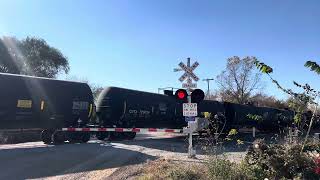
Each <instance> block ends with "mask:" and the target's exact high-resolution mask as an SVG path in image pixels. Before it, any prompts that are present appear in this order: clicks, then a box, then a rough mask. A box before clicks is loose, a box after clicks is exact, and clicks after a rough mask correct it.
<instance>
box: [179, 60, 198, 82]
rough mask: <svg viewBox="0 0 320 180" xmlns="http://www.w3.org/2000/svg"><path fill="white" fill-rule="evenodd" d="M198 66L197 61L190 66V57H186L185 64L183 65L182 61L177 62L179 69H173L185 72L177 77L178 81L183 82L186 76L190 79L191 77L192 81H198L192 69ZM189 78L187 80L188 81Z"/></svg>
mask: <svg viewBox="0 0 320 180" xmlns="http://www.w3.org/2000/svg"><path fill="white" fill-rule="evenodd" d="M198 66H199V63H198V62H197V61H196V62H194V63H193V64H192V66H191V65H190V58H188V62H187V65H185V64H184V63H183V62H180V63H179V67H180V68H181V69H174V71H176V72H177V71H185V73H184V74H183V75H182V76H181V77H180V78H179V81H181V82H183V81H184V80H186V79H187V78H188V79H189V78H190V80H191V78H192V79H193V80H194V81H199V78H198V76H196V75H195V74H194V73H193V71H194V70H195V69H196V68H197V67H198ZM190 80H189V81H190Z"/></svg>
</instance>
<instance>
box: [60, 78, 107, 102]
mask: <svg viewBox="0 0 320 180" xmlns="http://www.w3.org/2000/svg"><path fill="white" fill-rule="evenodd" d="M66 80H68V81H76V82H83V83H87V84H88V85H89V86H90V89H91V91H92V96H93V98H94V101H95V102H96V101H97V100H98V97H99V95H100V93H101V92H102V90H103V89H104V88H103V87H102V86H101V85H99V84H95V83H91V82H89V80H88V79H87V78H81V77H77V76H68V77H66Z"/></svg>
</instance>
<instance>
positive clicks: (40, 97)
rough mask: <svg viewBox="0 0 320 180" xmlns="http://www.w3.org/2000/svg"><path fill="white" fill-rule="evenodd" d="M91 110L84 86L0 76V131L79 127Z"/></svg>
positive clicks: (89, 92)
mask: <svg viewBox="0 0 320 180" xmlns="http://www.w3.org/2000/svg"><path fill="white" fill-rule="evenodd" d="M92 109H93V97H92V93H91V90H90V87H89V86H88V85H87V84H86V83H80V82H71V81H62V80H53V79H48V78H38V77H31V76H24V75H13V74H6V73H0V129H30V128H39V129H52V130H54V129H58V128H63V127H83V126H85V125H86V124H87V123H88V121H89V119H90V116H91V114H92Z"/></svg>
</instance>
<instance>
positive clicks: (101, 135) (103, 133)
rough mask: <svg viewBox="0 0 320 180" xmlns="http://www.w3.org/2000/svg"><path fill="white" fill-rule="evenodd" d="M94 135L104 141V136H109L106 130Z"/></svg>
mask: <svg viewBox="0 0 320 180" xmlns="http://www.w3.org/2000/svg"><path fill="white" fill-rule="evenodd" d="M96 137H97V139H98V140H100V141H104V140H105V139H106V138H108V137H109V133H108V132H98V133H97V134H96Z"/></svg>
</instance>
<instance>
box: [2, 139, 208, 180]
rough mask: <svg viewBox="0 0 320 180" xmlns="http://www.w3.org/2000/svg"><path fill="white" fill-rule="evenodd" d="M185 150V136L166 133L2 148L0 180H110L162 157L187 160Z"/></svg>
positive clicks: (15, 145) (16, 145)
mask: <svg viewBox="0 0 320 180" xmlns="http://www.w3.org/2000/svg"><path fill="white" fill-rule="evenodd" d="M186 150H187V144H186V143H185V137H181V136H180V137H176V136H174V135H172V134H164V133H157V134H152V135H151V134H149V135H138V137H137V138H136V140H134V141H121V142H113V143H108V142H102V141H97V140H92V141H90V142H89V143H87V144H63V145H57V146H54V145H45V144H43V143H42V142H31V143H21V144H12V145H0V162H1V163H0V170H1V171H0V179H70V180H71V179H89V178H90V179H110V178H108V177H109V176H110V175H112V174H114V173H116V174H119V171H120V170H121V168H123V167H126V166H130V165H136V164H142V163H144V162H147V161H148V160H154V159H157V158H159V157H164V158H170V159H178V160H181V159H187V157H186V156H187V154H186ZM197 157H198V159H200V160H201V159H204V158H205V156H204V155H199V156H197ZM120 174H121V172H120ZM111 179H113V178H111Z"/></svg>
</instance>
